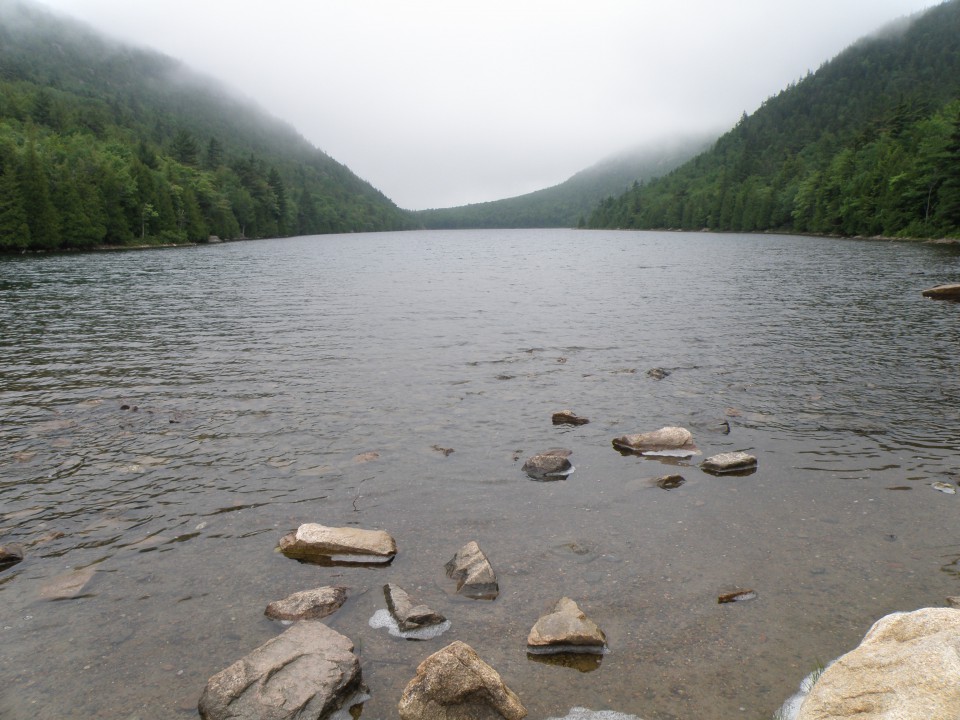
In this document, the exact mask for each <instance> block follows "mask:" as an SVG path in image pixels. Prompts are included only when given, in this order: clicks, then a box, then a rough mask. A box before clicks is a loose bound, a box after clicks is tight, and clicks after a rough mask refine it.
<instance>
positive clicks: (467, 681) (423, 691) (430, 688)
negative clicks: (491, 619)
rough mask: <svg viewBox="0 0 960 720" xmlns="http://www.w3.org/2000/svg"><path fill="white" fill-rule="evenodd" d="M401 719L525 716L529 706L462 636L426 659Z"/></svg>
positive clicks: (512, 719) (514, 719)
mask: <svg viewBox="0 0 960 720" xmlns="http://www.w3.org/2000/svg"><path fill="white" fill-rule="evenodd" d="M398 709H399V711H400V719H401V720H521V718H524V717H526V716H527V710H526V708H524V707H523V704H522V703H521V702H520V698H518V697H517V696H516V694H515V693H514V692H513V691H512V690H511V689H510V688H508V687H507V686H506V685H505V684H504V682H503V679H502V678H501V677H500V675H499V674H498V673H497V671H496V670H494V669H493V668H492V667H490V666H489V665H487V663H485V662H484V661H483V660H481V659H480V657H479V656H478V655H477V653H476V651H475V650H474V649H473V648H471V647H470V646H469V645H467V644H466V643H464V642H460V641H459V640H458V641H456V642H454V643H451V644H450V645H448V646H447V647H445V648H443V649H442V650H438V651H437V652H435V653H434V654H433V655H431V656H430V657H428V658H427V659H426V660H424V661H423V662H422V663H420V665H419V666H418V667H417V674H416V677H414V678H413V680H411V681H410V682H409V684H408V685H407V687H406V689H404V691H403V696H402V697H401V698H400V704H399V706H398Z"/></svg>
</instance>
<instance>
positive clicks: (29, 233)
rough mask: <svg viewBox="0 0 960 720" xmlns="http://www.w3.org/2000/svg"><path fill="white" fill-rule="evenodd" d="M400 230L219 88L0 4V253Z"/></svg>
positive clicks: (49, 18)
mask: <svg viewBox="0 0 960 720" xmlns="http://www.w3.org/2000/svg"><path fill="white" fill-rule="evenodd" d="M412 226H413V223H412V221H411V219H410V216H409V215H408V214H407V213H406V212H404V211H402V210H400V209H399V208H397V206H396V205H395V204H394V203H392V202H391V201H390V200H389V199H387V198H386V197H385V196H384V195H383V194H382V193H380V192H379V191H378V190H376V189H375V188H373V187H372V186H371V185H370V184H369V183H367V182H365V181H363V180H361V179H360V178H358V177H357V176H356V175H354V174H353V173H352V172H351V171H350V170H349V169H348V168H347V167H345V166H344V165H342V164H340V163H338V162H336V161H335V160H333V159H332V158H330V157H329V156H327V155H326V154H325V153H323V152H321V151H320V150H318V149H317V148H315V147H314V146H312V145H311V144H310V143H308V142H307V141H306V140H305V139H304V138H303V137H301V136H300V135H299V134H297V133H296V131H294V130H293V128H291V127H290V126H289V125H287V124H286V123H283V122H281V121H279V120H277V119H276V118H273V117H271V116H270V115H269V114H268V113H266V112H264V111H263V110H261V109H259V108H258V107H256V106H255V105H254V104H253V103H252V102H249V101H244V100H241V99H239V98H238V97H237V96H236V95H234V94H233V93H232V92H231V91H229V90H227V89H225V88H224V87H223V86H222V85H219V84H217V83H215V82H213V81H211V80H209V79H206V78H203V77H201V76H200V75H198V74H196V73H194V72H192V71H191V70H189V69H188V68H186V67H185V66H184V65H182V64H181V63H179V62H177V61H175V60H172V59H171V58H169V57H166V56H164V55H161V54H159V53H156V52H152V51H147V50H141V49H137V48H134V47H131V46H129V45H126V44H122V43H120V42H116V41H113V40H109V39H107V38H105V37H104V36H103V35H101V34H99V33H97V32H95V31H93V30H92V29H90V28H88V27H87V26H85V25H83V24H81V23H78V22H75V21H73V20H70V19H67V18H64V17H62V16H59V15H55V14H53V13H51V12H49V11H47V10H46V9H44V8H42V7H41V6H39V5H37V4H34V3H32V2H28V1H27V0H0V249H6V250H17V249H47V250H52V249H66V248H89V247H96V246H100V245H128V244H134V243H137V244H140V243H151V242H185V241H203V240H206V239H207V237H208V236H209V235H217V236H220V237H222V238H235V237H266V236H278V235H279V236H283V235H306V234H314V233H327V232H353V231H365V230H392V229H403V228H409V227H412Z"/></svg>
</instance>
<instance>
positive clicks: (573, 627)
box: [527, 597, 607, 653]
mask: <svg viewBox="0 0 960 720" xmlns="http://www.w3.org/2000/svg"><path fill="white" fill-rule="evenodd" d="M606 643H607V636H606V635H604V633H603V630H601V629H600V628H599V627H597V624H596V623H595V622H593V621H592V620H590V619H589V618H588V617H587V616H586V615H585V614H584V613H583V611H582V610H581V609H580V607H579V606H578V605H577V603H575V602H574V601H573V600H571V599H570V598H568V597H565V598H560V600H559V602H557V604H556V605H555V606H554V608H553V610H552V611H551V612H550V613H548V614H546V615H544V616H543V617H541V618H540V619H539V620H537V622H536V624H535V625H534V626H533V628H532V629H531V630H530V634H529V635H528V636H527V649H528V650H529V651H530V652H535V653H543V652H588V653H602V652H603V648H604V646H605V645H606Z"/></svg>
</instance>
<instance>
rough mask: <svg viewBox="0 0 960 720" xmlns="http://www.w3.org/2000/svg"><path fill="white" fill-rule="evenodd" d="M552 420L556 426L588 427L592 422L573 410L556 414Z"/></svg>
mask: <svg viewBox="0 0 960 720" xmlns="http://www.w3.org/2000/svg"><path fill="white" fill-rule="evenodd" d="M551 420H552V421H553V424H554V425H586V424H587V423H589V422H590V420H589V419H588V418H585V417H581V416H579V415H577V414H576V413H574V412H573V410H561V411H560V412H555V413H554V414H553V417H552V418H551Z"/></svg>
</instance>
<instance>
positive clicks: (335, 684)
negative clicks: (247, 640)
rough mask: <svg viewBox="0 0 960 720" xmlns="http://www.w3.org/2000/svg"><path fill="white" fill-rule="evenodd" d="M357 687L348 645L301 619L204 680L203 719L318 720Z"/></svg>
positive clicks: (356, 672) (359, 683)
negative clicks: (205, 684) (205, 683)
mask: <svg viewBox="0 0 960 720" xmlns="http://www.w3.org/2000/svg"><path fill="white" fill-rule="evenodd" d="M360 689H362V679H361V675H360V661H359V660H358V658H357V656H356V655H354V654H353V643H352V642H350V640H349V639H348V638H346V637H344V636H343V635H341V634H340V633H338V632H336V631H335V630H332V629H330V628H329V627H327V626H326V625H324V624H323V623H321V622H316V621H314V620H304V621H303V622H298V623H296V624H295V625H293V626H291V627H290V629H289V630H287V631H286V632H284V633H283V634H281V635H278V636H277V637H275V638H273V639H272V640H268V641H267V642H266V643H264V644H263V645H261V646H260V647H258V648H257V649H256V650H254V651H253V652H252V653H250V654H249V655H247V656H246V657H244V658H243V659H241V660H238V661H237V662H235V663H234V664H233V665H231V666H230V667H228V668H226V669H225V670H222V671H221V672H219V673H217V674H216V675H214V676H213V677H211V678H210V680H208V681H207V686H206V688H205V689H204V691H203V695H201V697H200V703H199V705H198V710H199V711H200V717H201V718H203V719H204V720H266V719H268V718H269V720H288V719H289V720H294V719H296V720H307V719H308V718H309V720H319V719H320V718H327V717H329V716H330V715H331V714H332V713H334V712H335V711H336V710H338V709H340V707H342V706H343V704H344V703H345V702H346V701H347V700H348V699H349V698H351V697H352V696H353V695H354V693H355V692H356V691H357V690H360Z"/></svg>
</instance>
